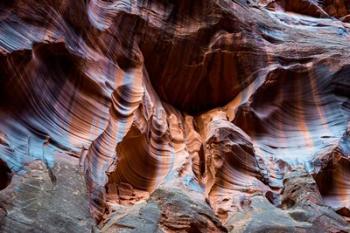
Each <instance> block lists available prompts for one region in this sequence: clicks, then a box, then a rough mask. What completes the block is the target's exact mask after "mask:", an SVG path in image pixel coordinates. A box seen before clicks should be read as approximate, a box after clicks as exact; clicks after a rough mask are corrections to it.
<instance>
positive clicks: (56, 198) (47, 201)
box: [0, 154, 95, 233]
mask: <svg viewBox="0 0 350 233" xmlns="http://www.w3.org/2000/svg"><path fill="white" fill-rule="evenodd" d="M24 168H25V170H26V172H25V173H22V174H16V175H14V177H13V179H12V182H11V184H10V185H9V186H8V187H7V188H6V189H5V190H3V191H2V192H1V193H0V213H1V214H0V232H6V233H7V232H9V233H12V232H35V233H40V232H43V233H44V232H62V233H63V232H82V233H83V232H84V233H85V232H91V230H93V228H94V227H95V226H94V225H95V224H94V222H93V219H92V218H91V216H90V214H89V200H88V196H87V190H86V187H85V184H84V177H83V176H82V174H81V172H80V169H79V163H78V159H77V158H69V157H68V156H65V155H63V154H61V155H59V157H57V158H56V164H55V166H54V167H53V168H52V169H51V168H49V169H48V168H47V167H46V165H45V164H44V163H42V162H41V161H34V162H32V163H30V164H28V165H26V166H25V167H24Z"/></svg>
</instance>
